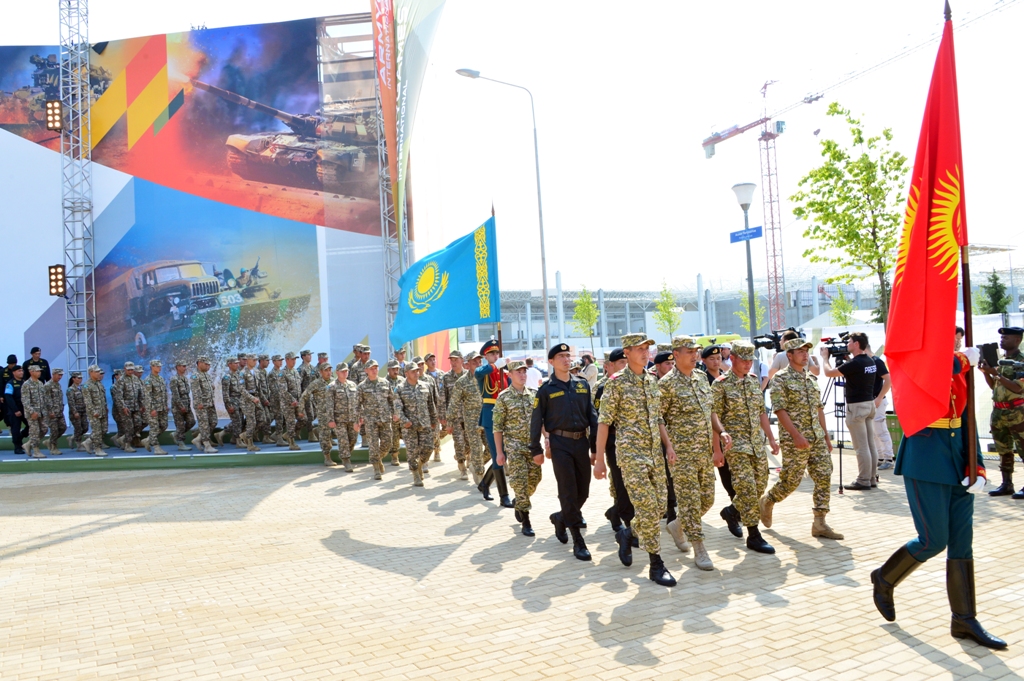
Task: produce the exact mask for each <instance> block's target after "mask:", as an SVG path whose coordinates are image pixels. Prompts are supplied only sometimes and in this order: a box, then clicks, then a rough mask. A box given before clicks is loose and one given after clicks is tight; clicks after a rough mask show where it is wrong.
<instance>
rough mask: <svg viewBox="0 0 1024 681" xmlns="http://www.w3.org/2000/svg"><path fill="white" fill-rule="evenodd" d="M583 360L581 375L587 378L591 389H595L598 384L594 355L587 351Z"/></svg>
mask: <svg viewBox="0 0 1024 681" xmlns="http://www.w3.org/2000/svg"><path fill="white" fill-rule="evenodd" d="M581 360H582V362H583V367H582V368H581V369H580V376H581V377H582V378H585V379H586V380H587V384H588V385H590V389H591V391H593V390H594V389H595V388H596V386H597V365H596V364H594V356H593V355H591V354H590V353H589V352H585V353H583V355H582V357H581Z"/></svg>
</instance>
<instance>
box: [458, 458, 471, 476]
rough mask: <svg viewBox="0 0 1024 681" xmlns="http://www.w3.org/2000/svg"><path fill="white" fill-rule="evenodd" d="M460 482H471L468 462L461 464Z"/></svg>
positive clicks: (461, 462)
mask: <svg viewBox="0 0 1024 681" xmlns="http://www.w3.org/2000/svg"><path fill="white" fill-rule="evenodd" d="M459 480H469V474H468V472H467V471H466V462H465V461H460V462H459Z"/></svg>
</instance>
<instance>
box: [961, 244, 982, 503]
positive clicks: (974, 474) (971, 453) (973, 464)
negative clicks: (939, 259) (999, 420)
mask: <svg viewBox="0 0 1024 681" xmlns="http://www.w3.org/2000/svg"><path fill="white" fill-rule="evenodd" d="M960 271H961V279H962V284H961V285H962V286H963V296H964V347H967V348H973V347H974V328H973V324H972V323H971V316H972V312H971V266H970V263H969V262H968V260H967V244H964V245H963V246H961V247H960ZM964 416H965V417H966V418H967V468H968V473H967V477H968V483H969V484H971V485H973V484H974V481H975V480H977V479H978V441H977V432H978V427H977V423H976V422H975V419H974V371H971V370H968V371H967V413H966V414H965V415H964Z"/></svg>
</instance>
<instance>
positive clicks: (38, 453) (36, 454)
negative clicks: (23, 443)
mask: <svg viewBox="0 0 1024 681" xmlns="http://www.w3.org/2000/svg"><path fill="white" fill-rule="evenodd" d="M28 450H29V456H31V457H32V458H33V459H45V458H46V454H43V450H41V449H39V447H37V446H32V447H29V448H28Z"/></svg>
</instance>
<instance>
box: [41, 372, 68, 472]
mask: <svg viewBox="0 0 1024 681" xmlns="http://www.w3.org/2000/svg"><path fill="white" fill-rule="evenodd" d="M62 375H63V372H62V371H61V370H60V369H54V370H53V376H54V377H55V378H59V377H60V376H62ZM43 405H44V407H45V408H46V413H45V414H44V418H45V421H46V428H47V429H48V430H49V431H50V442H49V444H50V451H51V452H54V453H59V451H58V449H57V441H58V440H59V439H60V436H61V435H63V434H64V432H65V431H66V430H67V429H68V422H67V421H66V420H65V419H64V390H63V388H61V387H60V382H59V381H48V382H47V383H46V385H45V386H44V387H43Z"/></svg>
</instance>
